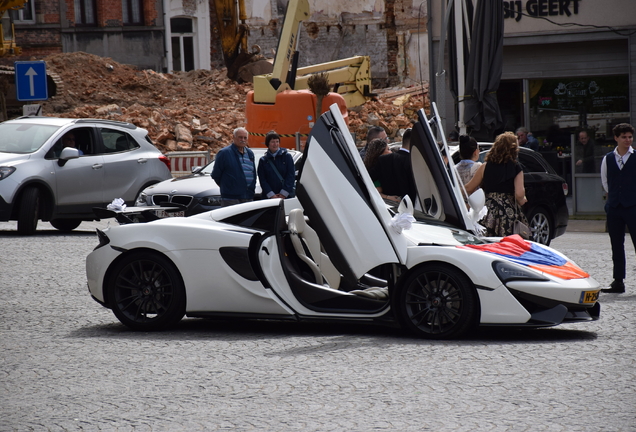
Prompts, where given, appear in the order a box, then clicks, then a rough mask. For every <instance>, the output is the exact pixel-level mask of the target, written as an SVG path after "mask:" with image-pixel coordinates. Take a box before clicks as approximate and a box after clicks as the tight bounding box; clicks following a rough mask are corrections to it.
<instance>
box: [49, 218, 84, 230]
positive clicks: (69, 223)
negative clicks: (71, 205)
mask: <svg viewBox="0 0 636 432" xmlns="http://www.w3.org/2000/svg"><path fill="white" fill-rule="evenodd" d="M81 223H82V221H81V219H53V220H51V225H53V228H55V229H58V230H60V231H73V230H74V229H75V228H77V227H78V226H80V224H81Z"/></svg>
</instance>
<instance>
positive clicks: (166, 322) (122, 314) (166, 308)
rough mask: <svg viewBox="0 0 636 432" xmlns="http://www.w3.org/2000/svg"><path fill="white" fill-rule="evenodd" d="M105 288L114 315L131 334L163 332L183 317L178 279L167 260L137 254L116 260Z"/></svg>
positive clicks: (182, 295) (181, 287)
mask: <svg viewBox="0 0 636 432" xmlns="http://www.w3.org/2000/svg"><path fill="white" fill-rule="evenodd" d="M110 275H111V276H110V277H109V280H108V283H107V286H106V290H107V295H108V301H109V303H110V306H111V308H112V310H113V313H114V314H115V316H116V317H117V319H119V321H121V322H122V324H124V325H126V326H128V327H130V328H131V329H133V330H143V331H154V330H162V329H165V328H168V327H170V326H172V325H174V324H176V323H177V322H178V321H179V320H181V318H183V316H184V315H185V308H186V295H185V287H184V284H183V280H182V279H181V275H180V274H179V272H178V270H177V268H176V267H175V266H174V264H173V263H172V262H171V261H170V260H168V259H167V258H166V257H164V256H162V255H159V254H157V253H152V252H137V253H133V254H131V255H128V256H125V257H123V258H122V259H121V260H119V261H118V262H117V263H116V264H115V267H114V268H113V271H112V272H110Z"/></svg>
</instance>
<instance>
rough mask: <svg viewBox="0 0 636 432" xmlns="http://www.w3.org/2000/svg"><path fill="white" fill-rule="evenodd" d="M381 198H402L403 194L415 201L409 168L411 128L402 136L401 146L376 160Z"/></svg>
mask: <svg viewBox="0 0 636 432" xmlns="http://www.w3.org/2000/svg"><path fill="white" fill-rule="evenodd" d="M373 180H374V181H376V180H377V181H378V182H379V185H380V186H379V188H378V190H380V194H381V195H382V197H383V198H385V197H386V198H388V199H393V197H397V198H399V199H402V198H403V197H404V196H405V195H408V196H409V198H411V201H412V202H413V203H415V199H416V197H417V190H416V187H415V182H414V180H413V170H412V168H411V129H407V130H406V132H404V135H403V136H402V147H401V148H400V149H399V150H398V151H396V152H393V153H391V154H387V155H384V156H380V158H379V159H378V162H377V179H375V178H374V179H373Z"/></svg>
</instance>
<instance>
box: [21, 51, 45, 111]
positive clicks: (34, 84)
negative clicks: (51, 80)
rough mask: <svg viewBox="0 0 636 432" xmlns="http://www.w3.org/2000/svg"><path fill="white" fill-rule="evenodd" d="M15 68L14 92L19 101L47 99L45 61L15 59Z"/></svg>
mask: <svg viewBox="0 0 636 432" xmlns="http://www.w3.org/2000/svg"><path fill="white" fill-rule="evenodd" d="M14 69H15V92H16V97H17V99H18V100H19V101H37V100H47V99H48V98H49V95H48V88H47V85H46V62H44V61H17V62H14Z"/></svg>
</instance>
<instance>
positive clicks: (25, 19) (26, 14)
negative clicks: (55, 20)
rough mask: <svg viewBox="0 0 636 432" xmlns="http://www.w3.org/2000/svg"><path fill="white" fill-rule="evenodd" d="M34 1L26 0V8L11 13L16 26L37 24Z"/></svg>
mask: <svg viewBox="0 0 636 432" xmlns="http://www.w3.org/2000/svg"><path fill="white" fill-rule="evenodd" d="M34 9H35V8H34V1H33V0H26V2H24V6H22V8H20V9H18V10H12V11H11V17H12V18H13V22H14V23H16V24H34V23H35V10H34Z"/></svg>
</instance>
